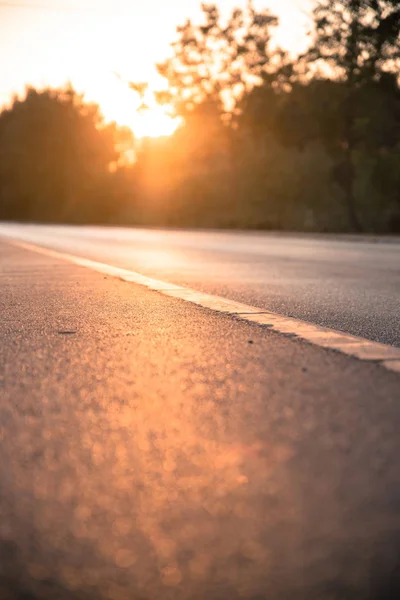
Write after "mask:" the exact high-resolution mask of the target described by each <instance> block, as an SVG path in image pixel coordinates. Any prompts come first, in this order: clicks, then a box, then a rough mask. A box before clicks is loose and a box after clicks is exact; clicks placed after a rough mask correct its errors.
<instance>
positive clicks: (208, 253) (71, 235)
mask: <svg viewBox="0 0 400 600" xmlns="http://www.w3.org/2000/svg"><path fill="white" fill-rule="evenodd" d="M2 231H3V232H4V233H8V234H13V235H16V236H20V237H21V238H23V239H25V240H28V241H29V240H30V241H32V242H34V243H38V244H41V245H45V246H48V247H51V248H54V249H59V250H63V251H66V252H69V253H72V254H78V255H79V256H85V257H87V258H91V259H93V260H97V261H100V262H108V263H111V264H113V265H115V266H120V267H125V268H128V269H133V270H135V271H139V272H140V273H143V274H145V275H149V276H151V277H156V278H159V279H162V280H165V281H170V282H173V283H177V284H179V285H185V286H186V285H188V286H189V287H191V288H195V289H197V290H201V291H205V292H208V293H211V294H216V295H218V296H224V297H227V298H230V299H233V300H239V301H240V302H244V303H246V304H250V305H253V306H257V307H260V308H261V309H268V310H272V311H274V312H277V313H279V314H283V315H287V316H292V317H296V318H299V319H303V320H306V321H310V322H313V323H317V324H320V325H324V326H326V327H331V328H333V329H337V330H340V331H346V332H348V333H352V334H354V335H358V336H361V337H364V338H367V339H372V340H376V341H380V342H384V343H387V344H393V345H396V346H400V318H399V307H400V240H399V241H398V242H397V243H393V242H388V243H382V242H380V243H379V242H378V243H376V242H374V241H358V242H354V241H350V242H349V241H344V240H337V239H336V240H335V239H333V240H332V239H330V238H329V237H325V238H318V237H315V236H314V237H307V236H285V235H278V236H277V235H268V234H256V233H229V232H195V231H189V232H187V231H168V230H164V231H158V230H153V231H152V230H140V229H124V228H104V227H103V228H102V227H62V226H59V227H54V226H53V227H49V226H27V225H22V226H21V225H13V226H11V225H1V224H0V234H1V232H2Z"/></svg>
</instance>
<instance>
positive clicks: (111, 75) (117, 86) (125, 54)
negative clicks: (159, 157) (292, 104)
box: [0, 0, 312, 135]
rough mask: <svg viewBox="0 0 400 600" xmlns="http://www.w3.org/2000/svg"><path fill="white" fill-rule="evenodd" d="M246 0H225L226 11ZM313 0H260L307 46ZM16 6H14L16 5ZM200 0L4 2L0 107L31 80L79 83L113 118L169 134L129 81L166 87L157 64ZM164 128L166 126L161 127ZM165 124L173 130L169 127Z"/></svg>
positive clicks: (280, 36)
mask: <svg viewBox="0 0 400 600" xmlns="http://www.w3.org/2000/svg"><path fill="white" fill-rule="evenodd" d="M244 3H245V0H236V1H235V0H219V1H218V0H217V4H218V5H219V6H220V7H221V9H222V10H223V11H226V12H228V11H229V10H230V9H231V8H232V7H234V6H240V5H241V4H244ZM311 3H312V0H265V1H264V2H263V1H261V0H260V1H258V2H257V1H256V2H255V4H256V6H257V7H259V6H268V7H270V8H271V10H272V12H273V13H275V14H276V15H277V16H278V17H279V18H280V22H281V25H280V28H279V31H278V33H277V41H278V42H279V43H280V44H281V45H282V46H284V47H286V48H287V49H289V50H291V51H293V52H297V51H301V50H302V49H303V48H304V47H305V44H306V30H307V28H308V25H309V21H308V17H307V13H308V12H309V9H310V6H311ZM10 5H11V6H10ZM199 5H200V0H81V1H79V0H8V1H5V2H3V1H2V0H0V57H1V59H0V105H4V104H5V103H8V102H9V100H10V98H11V96H12V94H13V93H18V94H20V93H22V92H23V90H24V88H25V85H26V84H33V85H35V86H45V85H51V86H57V85H63V84H64V83H65V82H66V81H67V80H70V81H71V82H72V84H73V85H74V87H75V88H76V89H77V90H78V91H81V92H84V93H85V94H86V97H87V99H88V100H93V101H96V102H98V103H99V104H100V107H101V109H102V111H103V113H104V115H105V117H106V118H107V119H109V120H116V121H117V122H118V123H119V124H121V125H129V126H131V127H133V126H134V127H136V129H137V130H140V129H142V130H143V131H142V132H140V131H139V134H140V133H142V134H143V135H145V134H146V129H147V130H148V131H150V130H151V129H153V130H154V131H155V130H157V129H158V130H160V132H161V133H166V134H167V133H169V131H168V129H171V128H173V124H171V122H170V120H168V119H166V118H165V116H164V115H163V114H162V112H160V111H161V109H157V107H153V110H152V112H151V114H149V115H148V116H147V121H148V122H146V117H145V116H143V115H142V116H141V117H140V118H136V121H135V115H134V112H135V111H134V110H132V106H133V104H132V103H133V102H134V99H133V93H132V92H131V91H130V90H129V89H128V88H127V86H126V85H125V83H123V81H121V80H119V79H118V78H117V77H116V75H115V73H118V74H119V75H120V76H121V77H122V79H123V80H127V81H129V80H135V81H149V80H150V82H151V83H153V85H154V86H155V87H157V86H158V84H159V82H158V81H157V76H156V73H155V69H154V64H155V63H156V62H160V61H162V60H163V58H164V57H165V56H166V55H167V53H168V51H169V44H170V42H171V41H172V39H173V38H174V32H175V28H176V26H177V25H179V24H180V23H182V22H183V21H184V20H185V19H186V18H187V17H191V18H194V19H196V17H197V16H198V14H199ZM161 130H163V131H161ZM164 130H165V131H164Z"/></svg>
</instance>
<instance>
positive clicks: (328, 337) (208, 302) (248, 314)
mask: <svg viewBox="0 0 400 600" xmlns="http://www.w3.org/2000/svg"><path fill="white" fill-rule="evenodd" d="M9 241H10V242H11V243H12V244H14V245H15V246H19V247H20V248H24V249H26V250H32V251H34V252H38V253H39V254H44V255H46V256H52V257H54V258H58V259H64V260H68V261H69V262H72V263H74V264H76V265H80V266H82V267H88V268H89V269H93V270H95V271H98V272H100V273H106V274H107V275H110V276H112V277H118V278H119V279H122V280H124V281H129V282H132V283H136V284H139V285H143V286H145V287H147V288H148V289H150V290H154V291H157V292H160V293H162V294H164V295H165V296H171V297H173V298H179V299H181V300H186V301H187V302H192V303H193V304H197V305H198V306H202V307H203V308H209V309H210V310H214V311H216V312H220V313H226V314H229V315H234V316H235V317H237V318H238V319H241V320H243V321H247V322H249V323H257V324H258V325H264V326H268V327H269V329H271V330H272V331H275V332H276V333H283V334H286V335H287V334H291V335H292V336H295V337H297V338H299V339H302V340H304V341H306V342H309V343H310V344H313V345H314V346H319V347H321V348H327V349H330V350H337V351H339V352H341V353H342V354H346V355H348V356H351V357H353V358H358V359H359V360H364V361H378V362H379V363H380V364H381V365H382V366H383V367H385V368H386V369H388V370H390V371H394V372H399V373H400V348H396V347H394V346H389V345H387V344H381V343H379V342H373V341H371V340H367V339H364V338H360V337H357V336H354V335H350V334H347V333H344V332H341V331H335V330H334V329H329V328H327V327H320V326H319V325H314V324H312V323H307V322H306V321H301V320H299V319H294V318H292V317H285V316H282V315H278V314H276V313H272V312H268V311H263V310H262V309H261V308H257V307H255V306H248V305H247V304H242V303H240V302H235V301H233V300H228V299H226V298H221V297H219V296H213V295H211V294H205V293H203V292H196V291H195V290H192V289H190V288H186V287H182V286H179V285H175V284H173V283H167V282H165V281H160V280H158V279H153V278H151V277H146V276H145V275H141V274H140V273H136V272H135V271H130V270H129V269H122V268H120V267H113V266H111V265H107V264H104V263H100V262H96V261H94V260H90V259H87V258H81V257H79V256H74V255H72V254H67V253H64V252H58V251H56V250H51V249H49V248H43V247H42V246H36V245H34V244H28V243H26V242H20V241H16V240H9Z"/></svg>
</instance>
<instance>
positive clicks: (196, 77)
mask: <svg viewBox="0 0 400 600" xmlns="http://www.w3.org/2000/svg"><path fill="white" fill-rule="evenodd" d="M202 12H203V17H204V19H203V23H201V24H195V23H193V22H192V21H190V20H188V21H186V23H184V24H183V25H182V26H181V27H178V29H177V33H178V38H177V40H176V41H175V43H174V44H173V45H172V49H173V55H172V57H171V58H169V59H168V60H166V61H165V62H164V63H162V64H159V65H158V71H159V73H160V74H161V75H162V76H164V77H165V78H166V80H167V82H168V91H167V92H161V93H160V94H159V95H158V100H159V101H160V102H162V103H166V104H167V103H168V104H172V105H173V107H174V111H175V113H176V114H179V115H186V114H187V112H188V111H190V110H192V109H193V107H194V106H195V105H196V104H199V103H201V102H204V101H207V102H210V101H212V102H213V103H214V104H216V105H219V106H220V111H221V113H223V112H224V111H225V110H228V111H229V110H230V109H232V108H233V106H234V105H235V102H236V101H237V99H238V98H240V97H241V95H242V94H243V93H244V92H245V91H246V90H247V89H250V88H251V87H253V86H254V85H256V84H259V83H261V82H262V81H263V79H264V78H266V77H268V75H269V72H270V70H271V68H272V69H273V68H276V67H274V63H279V65H280V66H282V67H283V66H285V67H286V70H287V69H288V65H287V64H286V63H285V57H286V55H285V53H283V52H282V51H276V52H272V51H271V47H270V42H271V28H272V27H275V26H276V25H277V24H278V19H277V18H276V17H275V16H274V15H272V14H271V13H270V12H269V10H267V9H264V10H260V11H257V10H256V9H255V8H254V6H253V4H252V2H249V3H248V5H247V8H246V9H241V8H235V9H234V10H233V11H232V13H231V15H230V17H229V18H228V20H227V21H226V22H224V20H223V19H222V17H221V15H220V12H219V10H218V8H217V6H216V5H214V4H203V5H202ZM286 62H287V61H286Z"/></svg>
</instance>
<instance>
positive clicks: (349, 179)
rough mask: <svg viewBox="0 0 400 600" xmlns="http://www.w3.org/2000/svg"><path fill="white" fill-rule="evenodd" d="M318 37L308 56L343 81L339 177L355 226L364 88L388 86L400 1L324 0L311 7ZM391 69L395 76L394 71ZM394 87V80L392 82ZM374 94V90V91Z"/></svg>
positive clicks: (398, 43) (398, 51) (398, 49)
mask: <svg viewBox="0 0 400 600" xmlns="http://www.w3.org/2000/svg"><path fill="white" fill-rule="evenodd" d="M313 17H314V25H315V39H314V43H313V46H312V47H311V48H310V50H309V51H308V53H307V55H308V59H309V60H310V61H312V62H318V63H320V64H322V67H323V68H325V69H330V70H331V72H332V75H333V77H334V78H337V79H339V80H341V81H343V82H344V84H345V94H344V97H343V105H342V110H341V111H340V112H341V114H342V115H343V127H341V128H340V130H341V132H342V135H343V137H342V146H343V153H342V157H341V159H340V160H339V163H338V166H337V178H338V180H339V182H340V183H341V185H342V187H343V189H344V191H345V197H346V203H347V209H348V214H349V220H350V224H351V226H352V228H354V229H355V230H360V229H361V222H360V219H359V216H358V214H357V210H356V202H355V179H356V168H355V164H354V154H355V151H356V148H357V143H358V140H359V136H360V133H362V134H364V131H362V130H361V128H360V118H361V119H362V118H363V115H362V111H361V112H360V106H361V105H362V104H363V100H364V98H365V91H366V90H368V91H369V89H370V88H371V87H373V88H375V92H376V87H377V86H379V83H380V85H381V87H384V86H386V88H387V86H388V81H390V79H392V80H393V79H394V78H396V77H397V72H398V61H399V59H400V6H399V3H398V0H320V1H319V2H318V3H317V5H316V7H315V8H314V11H313ZM390 73H392V75H390ZM391 87H392V88H393V89H394V88H395V87H397V86H396V84H392V85H391ZM375 96H376V93H375Z"/></svg>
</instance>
